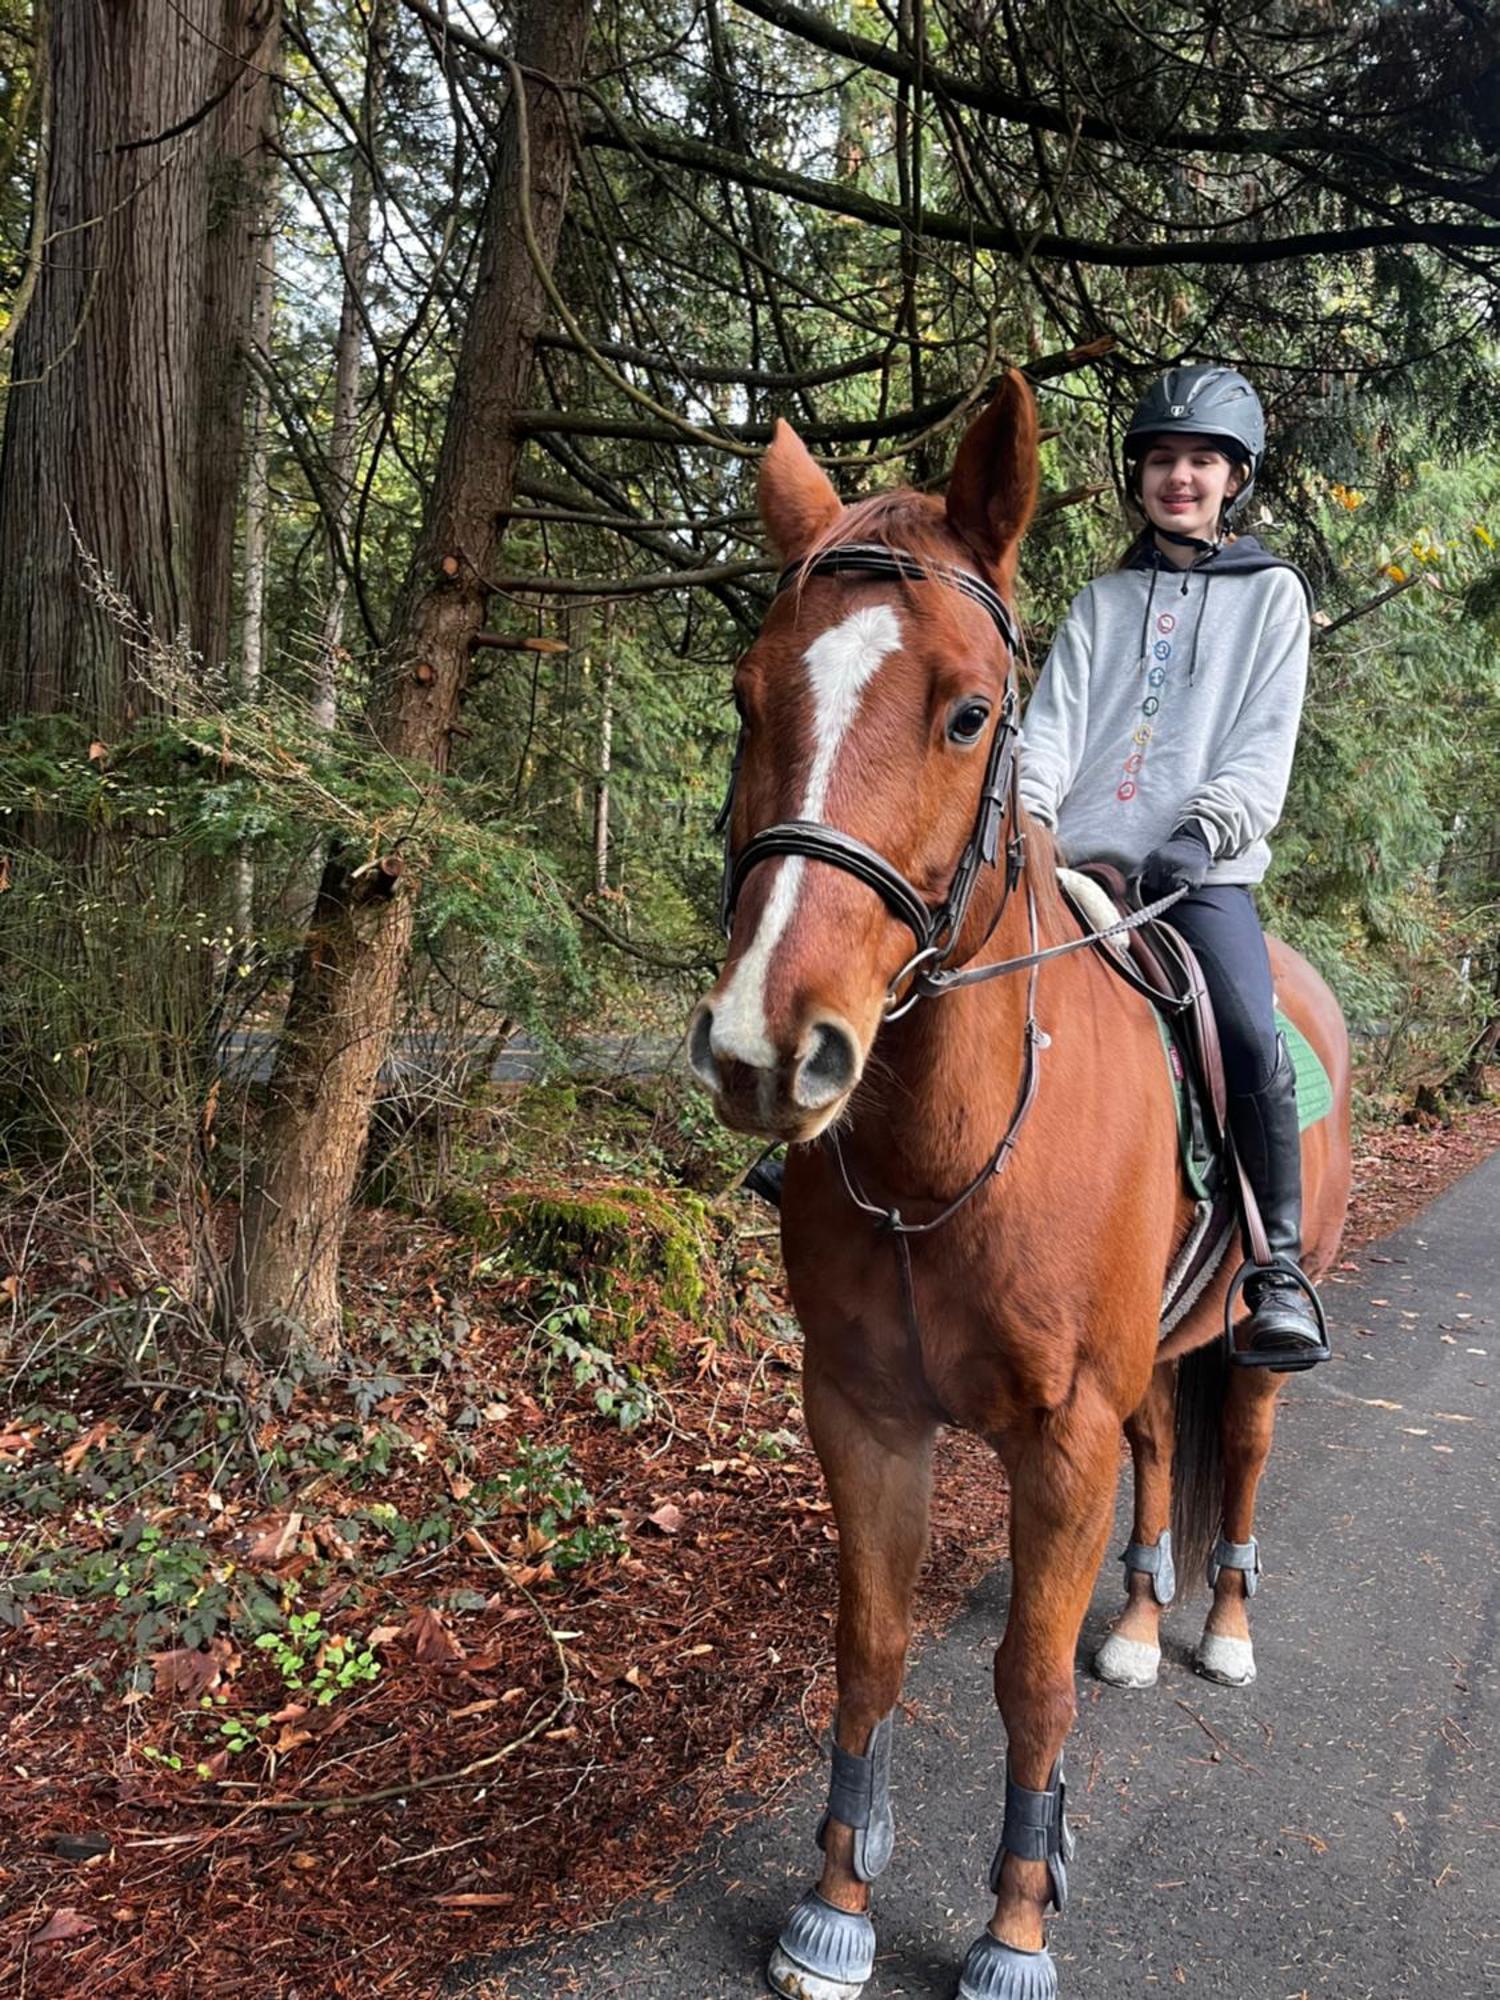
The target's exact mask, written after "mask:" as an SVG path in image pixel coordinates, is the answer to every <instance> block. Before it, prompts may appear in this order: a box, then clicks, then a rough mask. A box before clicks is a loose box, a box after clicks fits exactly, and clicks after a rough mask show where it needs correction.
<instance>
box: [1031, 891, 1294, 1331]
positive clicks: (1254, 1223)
mask: <svg viewBox="0 0 1500 2000" xmlns="http://www.w3.org/2000/svg"><path fill="white" fill-rule="evenodd" d="M1058 886H1059V888H1060V889H1061V890H1062V892H1063V896H1064V898H1065V899H1066V901H1067V902H1068V904H1069V906H1070V908H1071V909H1072V910H1073V913H1074V915H1075V916H1076V917H1077V918H1078V920H1079V922H1080V923H1081V924H1082V925H1083V927H1084V929H1085V930H1103V929H1104V928H1106V927H1107V926H1108V925H1109V924H1110V923H1112V922H1114V921H1116V920H1117V919H1118V918H1120V917H1124V916H1129V915H1131V914H1132V906H1131V902H1130V898H1129V894H1128V891H1127V889H1126V885H1125V878H1124V876H1123V875H1122V874H1121V873H1120V871H1119V870H1118V869H1117V868H1113V867H1111V866H1110V865H1109V864H1108V863H1107V862H1090V863H1089V864H1087V865H1086V866H1085V867H1083V868H1080V869H1076V870H1074V869H1060V870H1059V871H1058ZM1096 949H1098V950H1099V951H1100V952H1101V953H1102V954H1103V956H1104V959H1105V962H1106V963H1107V964H1108V965H1109V967H1110V969H1111V970H1112V971H1113V972H1115V973H1117V974H1118V975H1119V976H1120V977H1121V978H1122V979H1124V980H1125V981H1126V983H1127V984H1128V985H1130V986H1133V987H1135V989H1136V991H1137V992H1140V993H1144V994H1145V996H1146V998H1147V999H1149V1000H1150V1001H1151V1003H1152V1005H1153V1007H1154V1008H1155V1009H1156V1018H1157V1025H1158V1028H1159V1030H1160V1032H1161V1035H1162V1041H1163V1045H1164V1047H1165V1049H1166V1052H1167V1061H1168V1064H1169V1066H1170V1068H1171V1070H1172V1075H1173V1081H1174V1085H1175V1087H1176V1091H1177V1105H1178V1138H1179V1143H1180V1148H1181V1153H1182V1161H1183V1171H1184V1176H1185V1178H1186V1180H1187V1182H1188V1186H1189V1188H1190V1190H1191V1192H1192V1194H1193V1197H1194V1218H1193V1223H1192V1225H1191V1227H1190V1228H1189V1230H1188V1233H1187V1236H1186V1238H1185V1240H1184V1242H1183V1243H1182V1244H1181V1246H1180V1247H1179V1249H1178V1251H1177V1254H1176V1256H1175V1257H1174V1259H1173V1262H1172V1266H1171V1269H1170V1270H1169V1271H1168V1272H1167V1276H1166V1283H1165V1287H1164V1290H1163V1295H1162V1307H1161V1332H1162V1334H1163V1335H1166V1334H1168V1333H1170V1332H1171V1330H1172V1328H1173V1327H1174V1326H1176V1325H1177V1324H1178V1323H1179V1321H1181V1320H1182V1319H1183V1318H1185V1317H1186V1315H1187V1313H1188V1311H1189V1310H1190V1309H1191V1307H1192V1306H1193V1305H1195V1304H1196V1302H1197V1300H1198V1298H1199V1297H1200V1296H1201V1294H1202V1293H1203V1292H1204V1291H1205V1290H1206V1288H1207V1286H1208V1284H1209V1282H1210V1281H1211V1279H1212V1278H1213V1276H1214V1274H1215V1272H1216V1271H1217V1270H1218V1269H1219V1266H1220V1265H1221V1263H1222V1262H1223V1259H1224V1255H1225V1252H1226V1251H1227V1250H1228V1248H1229V1245H1230V1243H1231V1241H1232V1239H1233V1237H1234V1234H1235V1231H1236V1228H1237V1227H1238V1228H1242V1229H1243V1231H1244V1240H1245V1242H1246V1244H1247V1246H1248V1247H1249V1250H1250V1255H1251V1256H1252V1258H1254V1260H1255V1261H1256V1262H1257V1263H1262V1264H1263V1263H1267V1262H1269V1261H1270V1254H1271V1253H1270V1249H1269V1246H1268V1245H1267V1243H1266V1235H1265V1229H1264V1226H1263V1225H1262V1222H1261V1218H1260V1210H1259V1208H1258V1207H1257V1205H1256V1201H1255V1193H1254V1190H1253V1189H1252V1188H1251V1186H1250V1184H1249V1181H1248V1180H1247V1179H1246V1177H1245V1175H1244V1173H1243V1172H1242V1171H1241V1169H1240V1166H1239V1163H1238V1161H1237V1159H1236V1157H1235V1153H1234V1146H1233V1142H1232V1140H1231V1137H1230V1133H1229V1113H1228V1105H1229V1098H1228V1091H1227V1088H1226V1085H1225V1082H1224V1061H1223V1056H1222V1054H1221V1052H1220V1048H1219V1029H1218V1024H1217V1022H1216V1021H1215V1019H1214V1010H1213V1003H1212V1001H1211V1000H1210V999H1209V994H1208V985H1207V982H1206V981H1205V980H1204V977H1203V971H1202V968H1201V966H1200V965H1199V964H1198V961H1197V959H1196V958H1195V957H1194V955H1193V952H1192V949H1191V947H1190V946H1189V944H1188V942H1187V940H1186V939H1185V938H1184V937H1183V936H1182V935H1181V933H1180V932H1178V931H1176V930H1174V929H1173V928H1172V926H1171V924H1170V923H1168V922H1166V921H1165V920H1164V919H1163V918H1160V917H1157V918H1154V919H1153V920H1152V921H1151V922H1150V923H1148V924H1141V925H1139V926H1137V927H1136V928H1135V929H1133V930H1128V931H1119V932H1116V934H1115V935H1114V936H1113V937H1107V938H1101V939H1100V940H1099V943H1098V945H1097V947H1096Z"/></svg>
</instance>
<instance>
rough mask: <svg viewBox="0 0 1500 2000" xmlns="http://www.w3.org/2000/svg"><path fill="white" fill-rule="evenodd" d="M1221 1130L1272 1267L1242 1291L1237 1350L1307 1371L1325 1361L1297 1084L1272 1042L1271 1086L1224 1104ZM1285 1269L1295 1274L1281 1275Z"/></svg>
mask: <svg viewBox="0 0 1500 2000" xmlns="http://www.w3.org/2000/svg"><path fill="white" fill-rule="evenodd" d="M1229 1127H1230V1131H1231V1133H1232V1134H1233V1137H1234V1143H1235V1148H1236V1150H1237V1151H1238V1153H1239V1156H1240V1161H1241V1163H1242V1165H1243V1166H1244V1169H1245V1175H1246V1178H1247V1179H1248V1180H1249V1182H1250V1185H1251V1187H1252V1188H1253V1189H1254V1191H1255V1198H1256V1200H1257V1202H1259V1204H1260V1213H1261V1220H1262V1221H1263V1222H1264V1224H1265V1228H1266V1241H1267V1243H1268V1244H1269V1246H1270V1250H1271V1255H1272V1257H1273V1258H1275V1259H1276V1262H1275V1263H1274V1264H1272V1265H1271V1266H1269V1267H1268V1268H1266V1269H1265V1271H1264V1275H1261V1274H1260V1273H1256V1274H1254V1275H1252V1276H1251V1277H1250V1278H1249V1279H1248V1280H1247V1282H1246V1285H1245V1300H1246V1303H1247V1304H1248V1305H1249V1307H1250V1319H1249V1322H1248V1324H1247V1325H1246V1327H1245V1329H1244V1332H1243V1334H1242V1335H1241V1343H1240V1344H1241V1351H1242V1352H1250V1353H1254V1354H1259V1355H1266V1356H1269V1355H1273V1354H1274V1355H1275V1356H1277V1357H1278V1358H1277V1359H1276V1360H1274V1361H1272V1360H1267V1361H1266V1363H1265V1365H1266V1366H1267V1367H1269V1368H1271V1369H1273V1370H1276V1371H1277V1372H1284V1371H1287V1370H1290V1369H1295V1368H1311V1367H1312V1366H1313V1365H1314V1363H1315V1362H1318V1361H1326V1360H1327V1359H1328V1347H1327V1343H1326V1342H1325V1340H1324V1338H1323V1333H1322V1330H1321V1328H1320V1326H1319V1324H1318V1315H1317V1311H1316V1309H1315V1307H1314V1305H1313V1301H1312V1298H1311V1296H1310V1292H1311V1286H1310V1285H1308V1284H1307V1282H1306V1280H1305V1278H1303V1277H1302V1276H1301V1275H1300V1274H1301V1267H1302V1137H1301V1133H1300V1131H1299V1129H1298V1123H1297V1077H1296V1072H1295V1070H1294V1069H1293V1068H1292V1062H1291V1057H1290V1056H1289V1055H1288V1054H1287V1047H1286V1043H1285V1041H1284V1040H1283V1039H1282V1038H1281V1037H1280V1036H1278V1037H1277V1043H1276V1068H1275V1070H1274V1071H1273V1072H1272V1074H1271V1079H1270V1081H1269V1082H1268V1083H1266V1084H1264V1085H1263V1086H1262V1087H1261V1089H1259V1090H1257V1091H1255V1092H1253V1093H1252V1094H1251V1095H1250V1096H1248V1097H1232V1098H1231V1099H1230V1100H1229ZM1282 1265H1291V1266H1292V1267H1293V1269H1295V1271H1296V1272H1297V1273H1298V1274H1299V1275H1298V1276H1295V1277H1294V1276H1293V1275H1292V1272H1291V1271H1288V1270H1283V1269H1281V1268H1280V1267H1281V1266H1282Z"/></svg>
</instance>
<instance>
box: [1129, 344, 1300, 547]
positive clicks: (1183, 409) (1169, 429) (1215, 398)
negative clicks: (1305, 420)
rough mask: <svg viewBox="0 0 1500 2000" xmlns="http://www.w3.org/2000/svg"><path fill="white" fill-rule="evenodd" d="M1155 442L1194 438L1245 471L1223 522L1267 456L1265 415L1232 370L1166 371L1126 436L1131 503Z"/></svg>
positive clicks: (1145, 398) (1243, 498)
mask: <svg viewBox="0 0 1500 2000" xmlns="http://www.w3.org/2000/svg"><path fill="white" fill-rule="evenodd" d="M1160 437H1198V438H1202V439H1203V441H1204V443H1205V444H1211V445H1213V446H1214V448H1215V449H1216V450H1218V451H1222V452H1223V453H1224V454H1225V456H1226V457H1227V458H1228V459H1229V460H1230V461H1231V462H1232V463H1233V464H1235V465H1238V466H1240V467H1241V468H1242V469H1243V470H1244V472H1245V475H1246V477H1245V482H1244V484H1243V485H1242V486H1241V488H1240V490H1239V492H1238V493H1236V494H1235V495H1234V497H1233V499H1231V500H1229V501H1227V502H1226V503H1225V507H1224V520H1225V522H1226V523H1228V522H1229V521H1230V520H1231V519H1232V518H1233V517H1234V515H1235V514H1237V513H1238V512H1239V510H1240V508H1241V507H1243V506H1244V504H1245V502H1246V500H1248V499H1249V497H1250V489H1251V488H1252V487H1253V486H1254V484H1255V480H1256V475H1257V474H1258V473H1259V471H1260V468H1261V461H1262V460H1263V459H1264V457H1265V455H1266V416H1265V411H1264V410H1262V408H1261V406H1260V398H1259V396H1257V395H1256V393H1255V391H1254V390H1253V389H1252V388H1251V386H1250V384H1249V383H1248V382H1247V381H1246V380H1245V378H1244V376H1243V375H1241V374H1240V373H1239V372H1238V371H1237V370H1236V369H1233V368H1217V367H1212V366H1209V367H1202V368H1169V369H1168V370H1167V372H1166V374H1165V375H1163V376H1162V377H1161V379H1160V380H1159V381H1157V382H1153V383H1152V385H1151V387H1150V388H1149V389H1148V390H1147V391H1146V394H1145V395H1144V396H1143V397H1142V399H1141V402H1140V406H1139V407H1138V408H1137V410H1136V413H1135V415H1134V416H1133V417H1132V418H1131V419H1130V428H1129V430H1127V431H1126V433H1125V443H1124V447H1123V455H1124V459H1125V490H1126V492H1127V493H1128V494H1129V495H1130V498H1131V499H1132V500H1134V501H1136V502H1139V500H1140V491H1141V456H1142V454H1143V453H1144V451H1145V449H1146V447H1147V446H1148V445H1149V444H1150V443H1152V441H1153V440H1154V439H1156V438H1160Z"/></svg>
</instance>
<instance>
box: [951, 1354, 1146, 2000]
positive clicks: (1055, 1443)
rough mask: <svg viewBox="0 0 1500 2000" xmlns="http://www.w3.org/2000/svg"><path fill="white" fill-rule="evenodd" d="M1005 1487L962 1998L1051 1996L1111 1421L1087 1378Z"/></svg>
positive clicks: (1019, 1444)
mask: <svg viewBox="0 0 1500 2000" xmlns="http://www.w3.org/2000/svg"><path fill="white" fill-rule="evenodd" d="M1004 1451H1005V1460H1006V1466H1007V1469H1008V1471H1009V1473H1010V1481H1011V1572H1012V1581H1011V1600H1010V1615H1009V1617H1008V1619H1007V1620H1006V1626H1005V1637H1004V1640H1003V1641H1002V1642H1001V1645H1000V1649H999V1651H998V1653H997V1654H996V1656H995V1696H996V1699H997V1700H998V1702H999V1704H1000V1712H1001V1714H1002V1715H1003V1716H1004V1718H1005V1727H1006V1732H1007V1735H1008V1737H1009V1739H1010V1741H1009V1754H1008V1760H1007V1772H1006V1788H1005V1821H1004V1828H1003V1831H1002V1834H1001V1844H1000V1850H999V1852H998V1853H997V1855H996V1857H995V1860H996V1867H995V1869H994V1870H993V1871H992V1874H991V1884H992V1886H993V1887H994V1888H995V1891H996V1898H997V1900H996V1903H995V1914H994V1916H993V1918H992V1919H991V1922H990V1927H989V1930H988V1931H987V1932H984V1933H982V1934H981V1935H980V1937H979V1938H977V1939H976V1940H975V1943H974V1944H973V1946H972V1947H971V1948H970V1951H969V1955H968V1957H967V1958H966V1959H965V1961H964V1971H963V1977H962V1979H961V1981H960V1984H959V1995H960V2000H988V1996H991V1995H1004V1996H1009V1995H1021V1994H1025V1995H1026V1996H1027V2000H1032V1996H1036V2000H1045V1996H1050V1995H1052V1994H1055V1992H1056V1990H1057V1985H1056V1973H1055V1971H1054V1969H1053V1965H1052V1960H1051V1958H1050V1956H1049V1955H1048V1954H1047V1953H1046V1952H1045V1951H1044V1950H1043V1919H1044V1916H1045V1914H1046V1910H1047V1906H1048V1904H1049V1902H1050V1903H1055V1904H1056V1905H1057V1907H1058V1908H1061V1907H1062V1904H1063V1901H1064V1898H1065V1896H1066V1893H1067V1876H1066V1871H1065V1868H1064V1865H1063V1864H1064V1862H1065V1861H1066V1859H1067V1847H1068V1838H1067V1833H1066V1822H1065V1820H1064V1818H1063V1813H1062V1804H1063V1801H1062V1792H1061V1771H1060V1763H1061V1756H1062V1747H1063V1740H1064V1738H1065V1737H1066V1736H1067V1733H1068V1730H1069V1729H1070V1728H1071V1726H1072V1722H1073V1715H1074V1711H1075V1707H1076V1703H1075V1698H1074V1692H1073V1658H1074V1651H1075V1649H1076V1647H1077V1645H1078V1633H1079V1628H1080V1627H1081V1626H1082V1624H1083V1614H1084V1612H1085V1610H1086V1609H1087V1607H1088V1601H1089V1595H1090V1592H1091V1591H1092V1590H1093V1587H1094V1579H1095V1577H1096V1576H1097V1575H1098V1572H1099V1563H1100V1559H1101V1557H1102V1556H1103V1554H1104V1546H1105V1542H1106V1540H1107V1539H1108V1536H1109V1526H1110V1517H1111V1514H1112V1512H1113V1506H1114V1493H1115V1481H1116V1478H1117V1476H1118V1472H1119V1455H1120V1417H1119V1413H1118V1411H1116V1410H1115V1409H1113V1408H1111V1407H1110V1405H1109V1404H1108V1403H1107V1402H1106V1400H1105V1398H1104V1397H1103V1396H1102V1395H1101V1394H1099V1392H1098V1391H1097V1390H1096V1389H1094V1388H1093V1387H1092V1385H1091V1384H1090V1383H1089V1381H1088V1379H1087V1378H1086V1377H1085V1378H1084V1379H1083V1380H1081V1381H1080V1382H1079V1384H1078V1385H1077V1387H1076V1389H1075V1392H1074V1394H1073V1396H1072V1397H1071V1398H1070V1400H1069V1402H1068V1404H1067V1406H1066V1408H1065V1409H1063V1410H1061V1411H1057V1412H1053V1413H1050V1414H1046V1415H1041V1416H1038V1417H1037V1418H1036V1419H1035V1420H1034V1421H1033V1422H1032V1423H1031V1424H1030V1426H1029V1427H1028V1430H1027V1432H1026V1434H1025V1435H1024V1436H1020V1437H1007V1438H1006V1439H1005V1440H1004Z"/></svg>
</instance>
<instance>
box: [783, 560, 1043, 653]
mask: <svg viewBox="0 0 1500 2000" xmlns="http://www.w3.org/2000/svg"><path fill="white" fill-rule="evenodd" d="M842 575H859V576H873V577H893V578H895V579H897V580H899V581H900V582H902V583H942V584H946V585H947V586H948V587H949V589H951V590H961V591H962V592H963V594H964V596H965V597H968V598H972V599H973V601H974V603H975V604H977V605H978V606H979V607H980V609H981V610H982V611H986V612H988V613H989V616H990V617H991V618H992V619H993V620H994V622H995V624H996V625H997V626H998V628H999V631H1000V636H1001V638H1002V639H1003V640H1004V641H1005V643H1006V645H1007V646H1008V647H1009V648H1010V650H1011V652H1012V653H1015V652H1017V651H1019V649H1020V643H1021V642H1020V635H1019V633H1018V632H1017V630H1016V621H1015V619H1014V618H1013V617H1012V615H1011V609H1010V606H1009V605H1008V604H1007V603H1006V601H1005V599H1004V598H1003V597H1002V596H1001V595H1000V593H999V591H998V590H994V589H992V588H991V586H990V585H989V584H987V583H986V582H985V580H984V578H983V577H982V576H976V575H975V574H974V572H973V571H972V570H967V569H951V568H949V566H948V565H947V564H946V563H925V562H920V561H918V559H917V558H916V557H915V556H909V555H906V554H904V553H903V552H902V551H901V550H900V549H888V548H886V547H885V546H884V545H883V544H882V543H880V542H841V543H840V544H839V545H838V547H837V548H832V549H825V550H824V551H823V553H822V554H821V555H818V556H814V557H813V558H812V559H811V561H810V562H795V563H789V564H788V565H787V567H786V568H785V569H784V570H783V571H782V572H781V574H780V576H779V577H778V578H777V579H776V595H777V596H778V597H779V596H780V595H781V593H782V592H783V591H784V590H790V589H791V588H792V587H793V585H795V584H798V583H802V582H805V581H806V579H807V578H808V577H810V576H842Z"/></svg>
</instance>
